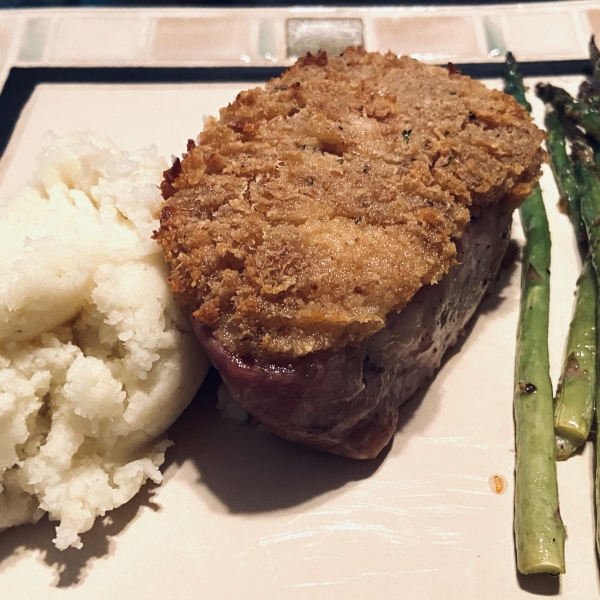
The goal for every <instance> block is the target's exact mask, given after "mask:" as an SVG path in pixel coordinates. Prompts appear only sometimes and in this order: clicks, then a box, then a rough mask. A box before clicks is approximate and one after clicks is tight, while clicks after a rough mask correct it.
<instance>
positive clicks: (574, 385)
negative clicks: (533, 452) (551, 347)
mask: <svg viewBox="0 0 600 600" xmlns="http://www.w3.org/2000/svg"><path fill="white" fill-rule="evenodd" d="M596 300H597V286H596V274H595V273H594V268H593V265H592V262H591V259H590V256H589V255H588V257H587V258H586V259H585V262H584V264H583V269H582V270H581V274H580V276H579V279H578V280H577V296H576V299H575V309H574V312H573V319H572V321H571V325H570V327H569V336H568V339H567V345H566V349H565V360H564V365H563V372H562V376H561V380H560V382H559V384H558V389H557V392H556V401H555V406H554V430H555V433H556V458H557V459H558V460H564V459H566V458H568V457H569V456H570V455H571V454H572V453H573V452H575V450H577V448H579V447H580V446H582V445H583V444H585V442H586V440H587V438H588V436H589V434H590V427H591V424H592V419H593V416H594V402H595V400H596Z"/></svg>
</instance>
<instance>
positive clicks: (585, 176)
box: [573, 141, 600, 548]
mask: <svg viewBox="0 0 600 600" xmlns="http://www.w3.org/2000/svg"><path fill="white" fill-rule="evenodd" d="M573 153H574V155H575V157H576V162H575V176H576V177H577V180H578V182H579V185H580V189H581V216H582V217H583V221H584V223H585V226H586V229H587V234H588V241H589V248H590V254H591V257H592V263H593V265H594V270H595V271H596V279H597V280H598V277H599V275H600V220H599V218H600V179H599V178H598V176H597V175H596V173H595V171H594V168H593V162H592V159H591V152H590V148H589V147H586V146H585V143H584V142H583V141H578V142H577V143H576V144H574V148H573ZM596 318H597V319H600V306H599V305H598V303H596ZM596 358H597V359H598V355H597V356H596ZM596 366H597V367H598V363H596ZM599 412H600V394H597V395H596V547H597V548H600V519H598V515H600V430H599Z"/></svg>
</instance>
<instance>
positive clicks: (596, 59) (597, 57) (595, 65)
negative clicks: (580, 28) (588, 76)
mask: <svg viewBox="0 0 600 600" xmlns="http://www.w3.org/2000/svg"><path fill="white" fill-rule="evenodd" d="M589 51H590V62H591V63H592V75H593V76H594V79H595V80H596V81H598V82H600V51H598V46H596V40H595V39H594V36H592V37H591V38H590V43H589Z"/></svg>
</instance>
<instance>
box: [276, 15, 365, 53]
mask: <svg viewBox="0 0 600 600" xmlns="http://www.w3.org/2000/svg"><path fill="white" fill-rule="evenodd" d="M285 30H286V46H287V55H288V57H289V58H295V57H298V56H303V55H304V54H306V53H307V52H312V53H313V54H314V53H315V52H317V51H318V50H325V51H326V52H327V53H328V54H333V55H337V54H341V53H342V52H343V51H344V49H345V48H347V47H348V46H363V45H364V41H363V24H362V20H361V19H288V20H287V21H286V24H285Z"/></svg>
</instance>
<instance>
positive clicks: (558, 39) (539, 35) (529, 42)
mask: <svg viewBox="0 0 600 600" xmlns="http://www.w3.org/2000/svg"><path fill="white" fill-rule="evenodd" d="M506 20H507V23H508V29H509V32H510V33H509V38H510V39H509V40H507V41H508V43H509V44H510V48H509V49H510V50H511V52H513V53H514V55H515V56H516V57H517V60H523V59H522V58H520V57H527V60H535V59H538V58H563V59H565V58H577V57H579V56H580V54H581V50H580V47H579V46H580V45H579V41H578V39H577V36H576V35H575V29H574V27H573V21H572V19H571V15H570V13H568V12H550V13H540V12H535V13H534V12H524V13H522V14H509V15H507V16H506Z"/></svg>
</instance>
